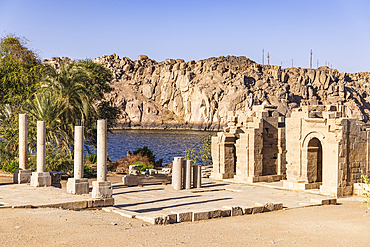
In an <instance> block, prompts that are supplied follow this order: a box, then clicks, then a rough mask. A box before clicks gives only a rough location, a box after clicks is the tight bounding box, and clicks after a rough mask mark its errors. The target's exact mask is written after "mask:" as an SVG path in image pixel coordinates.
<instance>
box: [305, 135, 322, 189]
mask: <svg viewBox="0 0 370 247" xmlns="http://www.w3.org/2000/svg"><path fill="white" fill-rule="evenodd" d="M307 179H308V182H309V183H319V182H322V145H321V142H320V140H319V139H317V138H312V139H311V140H310V141H309V143H308V147H307Z"/></svg>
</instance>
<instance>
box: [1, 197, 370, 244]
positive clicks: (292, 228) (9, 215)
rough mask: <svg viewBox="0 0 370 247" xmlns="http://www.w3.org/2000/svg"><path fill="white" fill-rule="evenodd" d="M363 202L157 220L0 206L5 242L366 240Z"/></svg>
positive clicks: (368, 225)
mask: <svg viewBox="0 0 370 247" xmlns="http://www.w3.org/2000/svg"><path fill="white" fill-rule="evenodd" d="M369 233H370V210H369V209H368V207H366V206H364V205H363V203H361V202H358V201H357V202H356V201H345V202H343V203H342V204H341V205H336V206H321V207H309V208H300V209H292V210H286V211H278V212H271V213H264V214H256V215H246V216H239V217H232V218H223V219H215V220H207V221H200V222H196V223H181V224H174V225H165V226H153V225H149V224H146V223H143V222H142V221H140V220H135V219H127V218H124V217H121V216H119V215H117V214H113V213H107V212H104V211H101V210H93V211H68V210H61V209H1V210H0V239H1V240H0V241H1V242H0V244H1V246H50V245H53V246H174V245H184V246H267V245H273V246H367V245H368V244H369Z"/></svg>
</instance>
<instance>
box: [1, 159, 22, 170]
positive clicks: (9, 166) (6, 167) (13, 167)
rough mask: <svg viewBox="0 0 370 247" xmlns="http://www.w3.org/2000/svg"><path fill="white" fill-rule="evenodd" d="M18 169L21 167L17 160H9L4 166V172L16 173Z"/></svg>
mask: <svg viewBox="0 0 370 247" xmlns="http://www.w3.org/2000/svg"><path fill="white" fill-rule="evenodd" d="M16 169H19V163H18V161H16V160H13V161H8V162H6V163H5V164H4V165H3V167H2V170H3V171H4V172H11V173H14V172H15V170H16Z"/></svg>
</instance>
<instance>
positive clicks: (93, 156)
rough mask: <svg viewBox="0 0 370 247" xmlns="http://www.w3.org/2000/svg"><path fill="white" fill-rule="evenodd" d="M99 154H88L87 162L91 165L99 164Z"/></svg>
mask: <svg viewBox="0 0 370 247" xmlns="http://www.w3.org/2000/svg"><path fill="white" fill-rule="evenodd" d="M97 157H98V156H97V154H96V153H92V154H87V155H86V156H85V160H88V161H89V162H90V164H96V162H97Z"/></svg>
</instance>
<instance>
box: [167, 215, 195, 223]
mask: <svg viewBox="0 0 370 247" xmlns="http://www.w3.org/2000/svg"><path fill="white" fill-rule="evenodd" d="M172 213H174V214H176V221H177V222H179V223H180V222H185V221H192V216H193V212H172Z"/></svg>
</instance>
